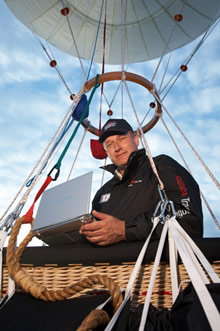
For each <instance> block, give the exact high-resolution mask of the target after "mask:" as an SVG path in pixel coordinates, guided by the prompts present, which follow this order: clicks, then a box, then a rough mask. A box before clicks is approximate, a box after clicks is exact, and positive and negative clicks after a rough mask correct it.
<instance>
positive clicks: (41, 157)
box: [0, 105, 72, 221]
mask: <svg viewBox="0 0 220 331" xmlns="http://www.w3.org/2000/svg"><path fill="white" fill-rule="evenodd" d="M71 108H72V105H71V107H70V108H69V110H68V112H67V114H66V115H65V117H64V119H63V120H62V122H61V124H60V125H59V127H58V128H57V130H56V132H55V133H54V135H53V137H52V138H51V140H50V142H49V144H48V145H47V147H46V148H45V150H44V151H43V153H42V155H41V156H40V158H39V160H38V161H37V163H36V165H35V166H34V168H33V169H32V171H31V172H30V174H29V175H28V177H27V178H26V180H25V181H24V183H23V185H22V186H21V187H20V189H19V191H18V192H17V194H16V195H15V197H14V198H13V200H12V201H11V203H10V204H9V206H8V208H7V209H6V211H5V212H4V213H3V215H2V217H1V218H0V221H1V220H2V219H3V218H4V217H5V216H6V214H7V213H8V211H9V210H10V208H11V207H12V206H13V204H14V203H15V201H16V200H17V198H18V196H19V195H20V193H21V192H22V190H23V188H24V187H25V185H26V183H27V182H28V181H29V180H30V178H31V176H32V175H33V174H34V172H35V170H36V169H37V167H38V165H39V164H40V163H41V161H42V159H43V158H44V156H45V154H46V153H47V151H48V149H49V147H50V145H51V144H52V142H53V140H54V139H55V137H56V135H57V133H58V132H59V130H60V128H61V126H62V124H63V122H64V121H65V119H66V117H67V116H68V113H69V112H70V111H71ZM43 166H44V164H43ZM42 168H43V167H41V168H40V169H39V170H38V172H37V174H36V175H35V177H36V178H37V177H38V176H39V174H40V172H41V171H42ZM36 178H35V180H33V182H32V184H31V185H30V186H29V188H28V189H27V190H26V192H25V194H24V195H23V197H22V198H21V199H20V201H19V203H18V205H17V206H19V205H20V204H22V203H25V202H26V201H27V197H28V195H29V194H30V192H31V190H32V188H33V186H34V184H35V182H36ZM16 208H17V207H16Z"/></svg>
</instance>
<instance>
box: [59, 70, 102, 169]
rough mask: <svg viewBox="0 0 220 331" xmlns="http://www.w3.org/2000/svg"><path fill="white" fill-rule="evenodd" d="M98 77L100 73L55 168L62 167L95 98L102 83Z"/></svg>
mask: <svg viewBox="0 0 220 331" xmlns="http://www.w3.org/2000/svg"><path fill="white" fill-rule="evenodd" d="M98 77H99V75H96V80H95V85H94V87H93V89H92V92H91V94H90V97H89V100H88V101H87V104H86V107H85V109H84V111H83V113H82V116H81V117H80V120H79V122H78V124H77V125H76V127H75V129H74V131H73V133H72V135H71V137H70V139H69V141H68V143H67V144H66V147H65V148H64V150H63V152H62V154H61V155H60V157H59V159H58V161H57V163H56V165H55V166H54V168H55V169H60V167H61V162H62V160H63V158H64V156H65V154H66V152H67V150H68V148H69V147H70V144H71V142H72V140H73V138H74V137H75V135H76V132H77V131H78V129H79V126H80V124H81V123H82V121H83V119H84V116H85V114H86V112H87V109H88V107H89V105H90V103H91V101H92V98H93V95H94V93H95V90H96V89H97V87H99V86H100V84H98Z"/></svg>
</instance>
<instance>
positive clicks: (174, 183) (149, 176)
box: [92, 149, 203, 242]
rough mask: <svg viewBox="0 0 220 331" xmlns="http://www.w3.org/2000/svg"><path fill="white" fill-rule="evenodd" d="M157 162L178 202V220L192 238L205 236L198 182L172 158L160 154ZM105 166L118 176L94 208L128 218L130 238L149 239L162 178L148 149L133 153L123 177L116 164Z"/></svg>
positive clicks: (168, 192) (100, 194) (158, 230)
mask: <svg viewBox="0 0 220 331" xmlns="http://www.w3.org/2000/svg"><path fill="white" fill-rule="evenodd" d="M154 162H155V165H156V167H157V171H158V174H159V177H160V178H161V180H162V182H163V183H164V186H165V192H166V195H167V197H168V198H169V200H172V201H173V202H174V206H175V210H176V212H177V220H178V221H179V223H180V224H181V225H182V227H183V228H184V229H185V230H186V231H187V232H188V234H189V235H190V236H191V237H201V236H202V234H203V221H202V218H203V216H202V207H201V199H200V193H199V187H198V184H197V183H196V181H195V180H194V179H193V177H192V176H191V175H190V174H189V172H188V171H187V170H186V169H185V168H183V167H182V166H181V165H180V164H179V163H178V162H176V161H175V160H174V159H172V158H171V157H169V156H166V155H159V156H157V157H155V158H154ZM105 169H106V170H108V171H110V172H111V173H113V174H114V177H113V178H112V179H111V180H109V181H108V182H107V183H106V184H104V185H103V186H102V187H101V188H100V189H99V190H98V192H97V193H96V195H95V197H94V200H93V204H92V209H95V210H97V211H100V212H103V213H106V214H110V215H112V216H115V217H117V218H119V219H121V220H124V221H125V227H126V241H129V242H130V241H136V240H145V239H146V237H147V236H148V234H149V233H150V231H151V228H152V222H151V218H152V216H153V213H154V211H155V208H156V206H157V203H158V202H159V201H160V196H159V192H158V180H157V178H156V176H155V174H154V173H153V171H152V168H151V165H150V162H149V160H148V157H147V156H146V154H145V150H144V149H141V150H138V151H137V152H133V153H132V154H131V155H130V158H129V161H128V164H127V167H126V169H125V172H124V175H123V177H122V179H120V178H119V177H118V176H117V174H115V170H116V166H115V165H113V164H111V165H107V166H106V167H105ZM162 226H163V225H162V224H159V225H158V226H157V228H156V230H155V231H154V232H155V233H154V236H153V238H154V239H158V238H159V236H160V233H161V230H162Z"/></svg>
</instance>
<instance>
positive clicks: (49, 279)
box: [3, 261, 220, 308]
mask: <svg viewBox="0 0 220 331" xmlns="http://www.w3.org/2000/svg"><path fill="white" fill-rule="evenodd" d="M212 266H213V268H214V270H215V271H216V273H217V274H218V275H220V261H216V262H213V263H212ZM22 267H23V268H24V269H25V271H26V272H27V274H28V275H31V276H32V277H33V278H34V280H36V281H37V282H39V283H40V284H42V285H43V286H46V287H47V288H48V289H49V290H50V289H54V290H57V289H62V288H63V287H65V286H69V285H70V284H73V283H75V282H78V281H80V280H81V279H83V278H85V277H87V276H90V275H94V274H102V275H105V276H108V277H110V278H112V279H114V280H115V281H116V282H117V283H118V285H119V287H120V288H121V289H123V288H125V287H126V286H127V283H128V280H129V277H130V274H131V272H132V270H133V267H134V265H133V264H126V263H123V264H121V265H116V266H115V265H97V266H82V265H70V266H68V267H56V266H46V265H45V266H44V267H34V268H33V267H31V266H24V265H22ZM152 268H153V263H151V264H146V265H143V266H142V267H141V270H140V272H139V276H138V278H137V280H136V282H135V286H134V290H133V294H132V308H134V307H135V306H136V305H137V304H139V303H143V302H144V300H145V296H146V291H147V288H148V284H149V280H150V275H151V271H152ZM178 273H179V281H180V283H182V289H183V288H184V287H185V286H186V285H187V283H188V282H189V276H188V274H187V272H186V270H185V268H184V266H183V265H182V264H180V265H179V266H178ZM7 283H8V271H7V267H6V266H4V267H3V291H4V292H6V291H7ZM102 288H103V287H102V286H101V285H98V287H97V288H96V289H97V290H101V289H102ZM93 291H94V289H93V290H90V289H85V290H84V291H83V292H80V294H79V295H82V294H89V293H90V294H91V293H93ZM151 303H152V304H153V305H154V306H155V307H157V308H163V307H167V308H171V306H172V289H171V277H170V267H169V265H168V264H166V263H161V264H160V266H159V270H158V273H157V278H156V281H155V285H154V290H153V295H152V298H151Z"/></svg>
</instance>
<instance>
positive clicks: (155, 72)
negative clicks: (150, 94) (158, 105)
mask: <svg viewBox="0 0 220 331" xmlns="http://www.w3.org/2000/svg"><path fill="white" fill-rule="evenodd" d="M185 4H186V0H184V2H183V5H182V8H181V10H180V12H179V13H180V14H181V13H182V11H183V9H184V7H185ZM177 23H178V22H177V21H175V22H174V25H173V29H172V30H171V33H170V36H169V38H168V40H167V43H166V45H165V48H164V50H163V53H162V55H161V57H160V60H159V62H158V64H157V67H156V69H155V71H154V74H153V77H152V79H151V83H153V81H154V79H155V76H156V74H157V72H158V70H159V67H160V65H161V62H162V59H163V57H164V55H165V52H166V50H167V48H168V45H169V42H170V40H171V38H172V37H173V33H174V31H175V29H176V27H177Z"/></svg>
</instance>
